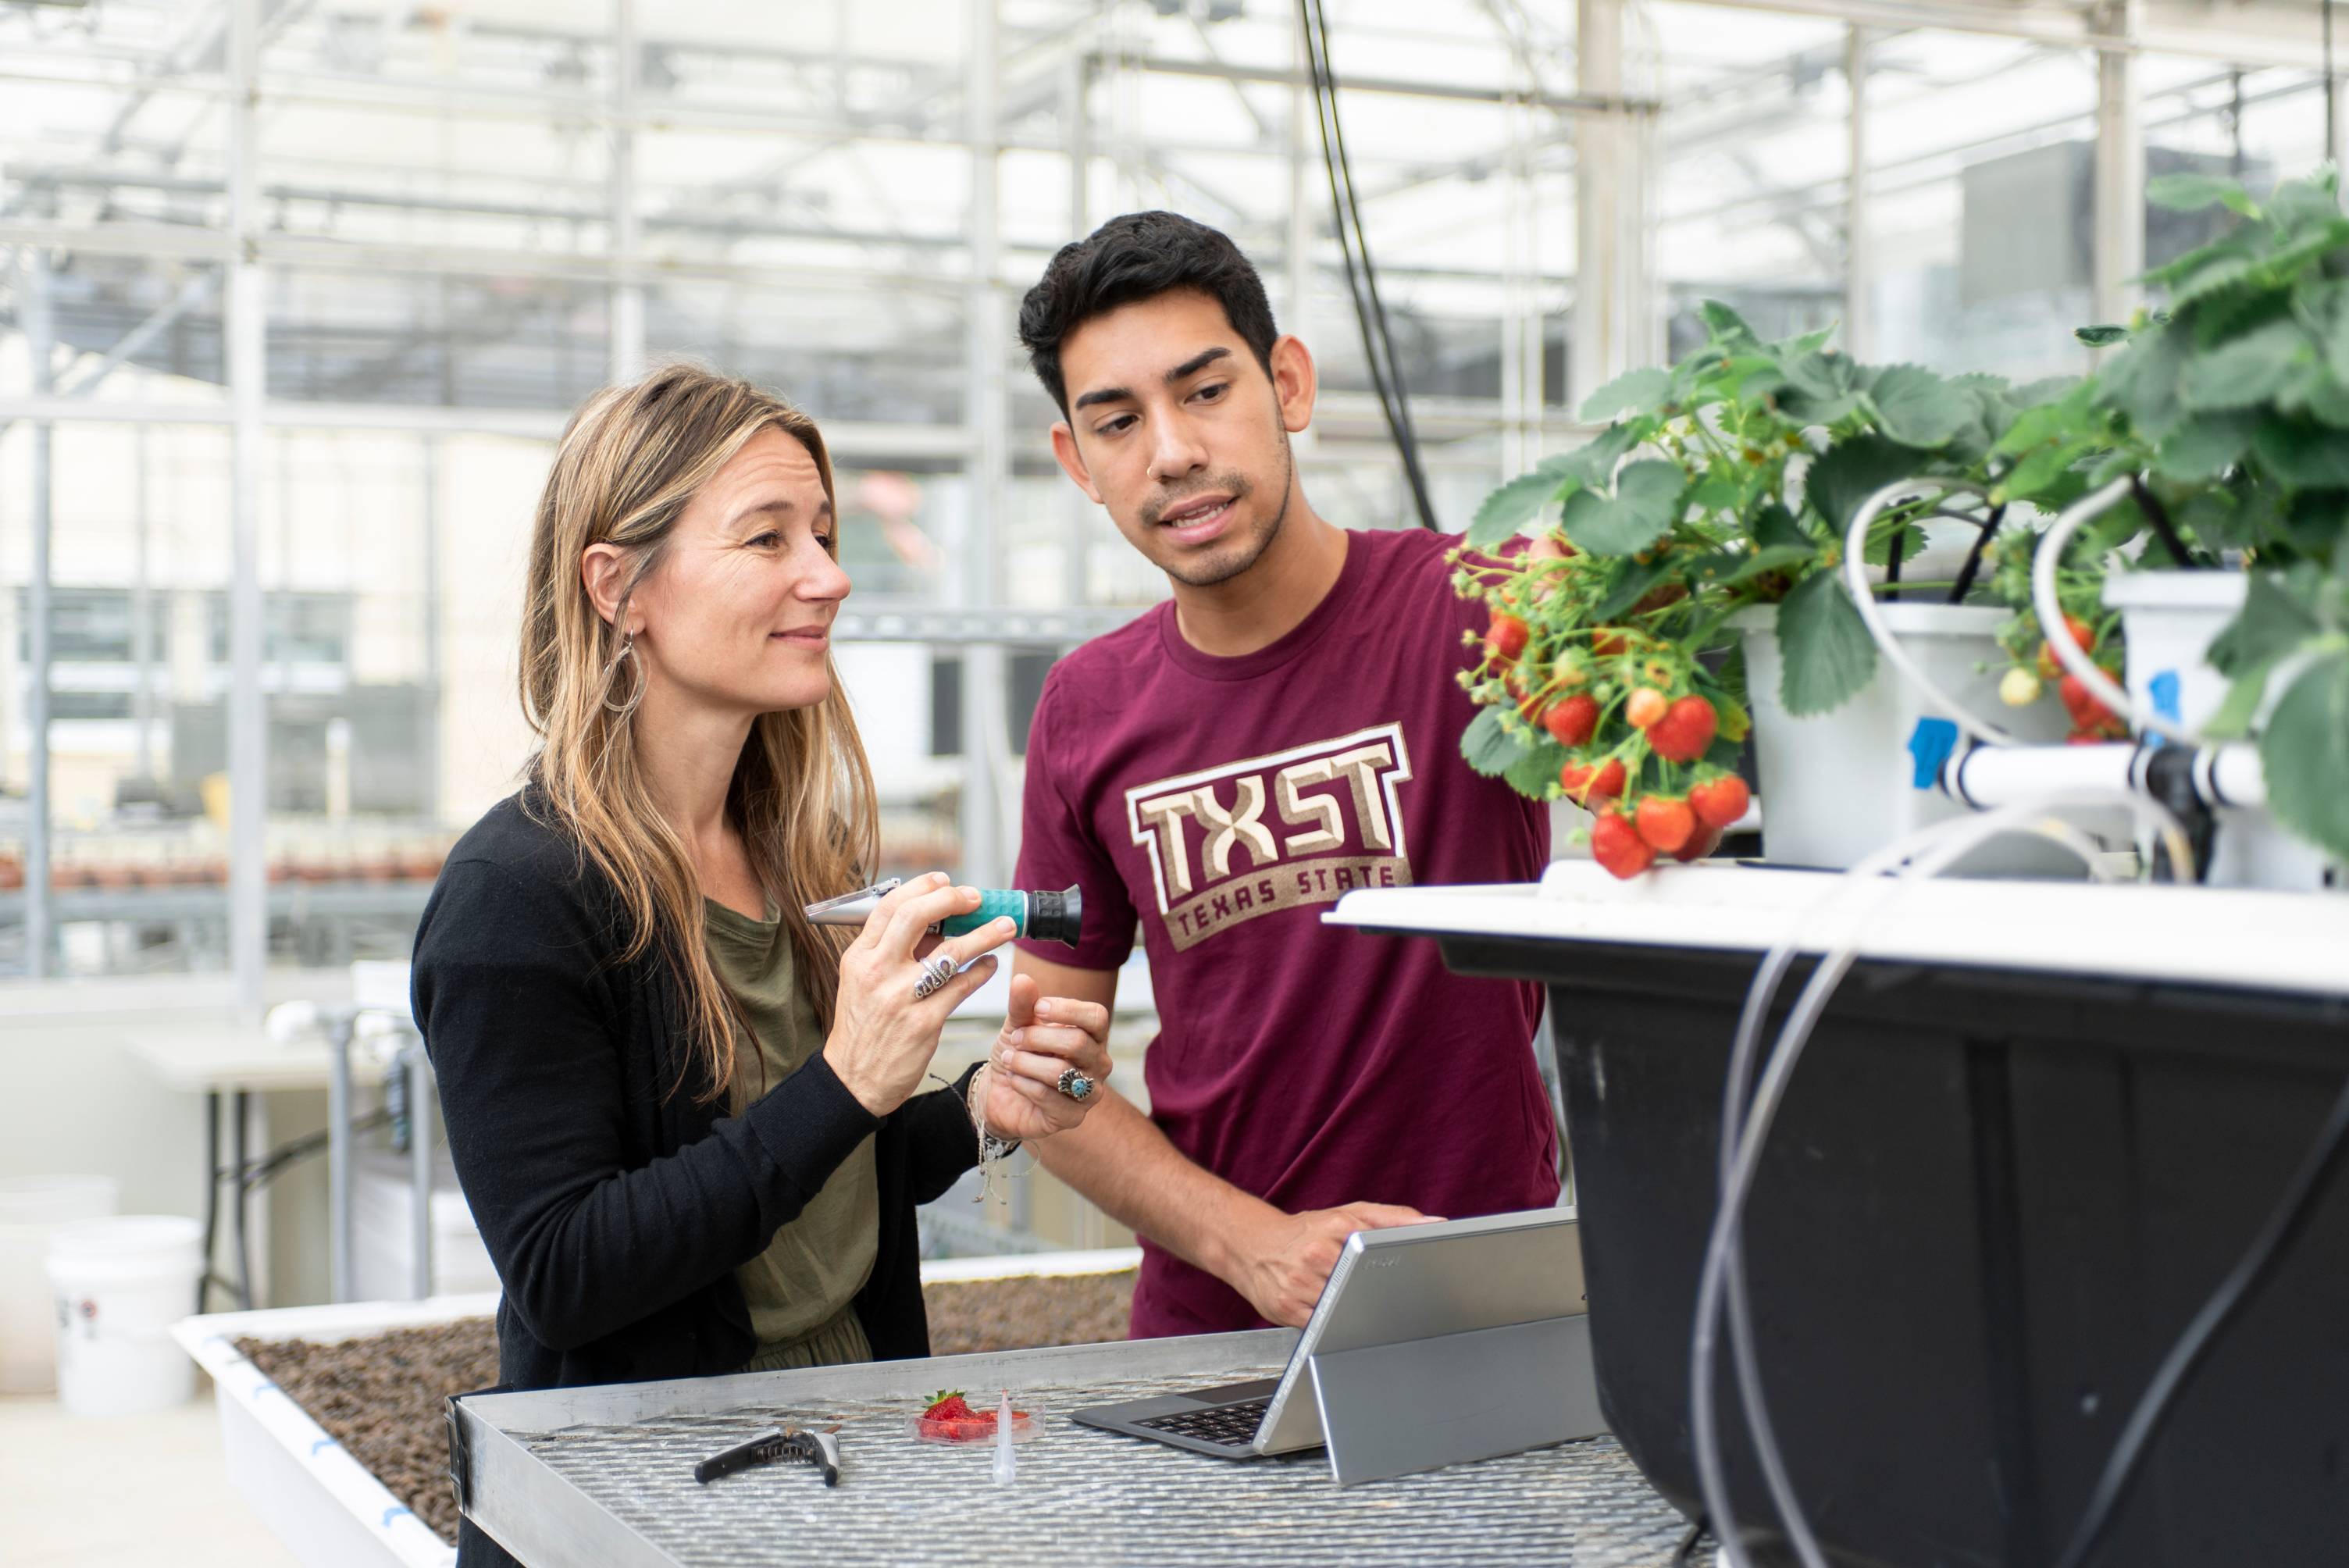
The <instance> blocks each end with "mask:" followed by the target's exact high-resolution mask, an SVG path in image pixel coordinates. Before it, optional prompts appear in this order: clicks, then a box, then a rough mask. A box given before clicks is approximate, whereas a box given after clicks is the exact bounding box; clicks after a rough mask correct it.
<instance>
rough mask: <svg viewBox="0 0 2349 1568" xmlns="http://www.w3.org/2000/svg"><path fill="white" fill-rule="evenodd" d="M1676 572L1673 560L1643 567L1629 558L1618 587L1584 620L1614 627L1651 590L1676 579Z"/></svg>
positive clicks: (1593, 608)
mask: <svg viewBox="0 0 2349 1568" xmlns="http://www.w3.org/2000/svg"><path fill="white" fill-rule="evenodd" d="M1676 571H1677V568H1676V567H1675V565H1674V563H1673V562H1671V561H1666V560H1656V561H1651V562H1648V563H1647V564H1645V565H1641V564H1640V562H1637V561H1631V560H1628V559H1627V560H1626V561H1625V562H1623V570H1622V574H1621V575H1620V576H1619V577H1617V578H1616V579H1615V586H1614V587H1613V588H1611V589H1609V590H1608V593H1607V597H1605V598H1604V599H1601V600H1600V601H1599V603H1597V604H1595V605H1593V606H1591V609H1590V611H1589V613H1588V614H1586V615H1585V616H1584V617H1583V619H1584V621H1585V622H1586V623H1587V624H1590V625H1594V626H1609V625H1612V624H1614V623H1615V618H1616V617H1617V616H1619V615H1620V614H1622V613H1623V612H1624V611H1626V610H1628V609H1630V607H1631V606H1632V605H1634V604H1636V603H1639V602H1640V600H1642V599H1644V598H1646V597H1647V596H1648V591H1649V590H1650V589H1651V588H1654V587H1655V586H1656V585H1657V584H1659V583H1663V582H1664V581H1666V580H1667V579H1669V578H1671V577H1672V576H1673V575H1674V574H1675V573H1676Z"/></svg>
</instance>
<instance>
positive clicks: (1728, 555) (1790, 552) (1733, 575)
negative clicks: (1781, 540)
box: [1685, 543, 1818, 588]
mask: <svg viewBox="0 0 2349 1568" xmlns="http://www.w3.org/2000/svg"><path fill="white" fill-rule="evenodd" d="M1817 554H1818V551H1817V549H1816V547H1814V546H1812V545H1810V544H1807V543H1806V544H1765V545H1764V546H1763V547H1762V548H1761V549H1759V550H1748V551H1742V552H1741V551H1723V552H1720V553H1718V554H1714V555H1700V556H1698V557H1697V558H1696V559H1695V560H1694V561H1692V562H1689V563H1688V565H1687V567H1686V569H1685V570H1686V572H1687V574H1688V575H1690V576H1692V577H1694V578H1697V579H1698V580H1700V581H1702V582H1707V583H1719V584H1720V585H1721V586H1722V587H1724V588H1733V587H1735V586H1736V585H1737V584H1738V583H1743V582H1744V581H1746V580H1747V579H1748V578H1751V577H1759V576H1762V575H1763V574H1764V573H1771V572H1785V571H1787V570H1788V569H1790V568H1792V567H1796V566H1800V565H1801V564H1803V562H1806V561H1809V560H1811V559H1812V558H1813V557H1814V556H1816V555H1817Z"/></svg>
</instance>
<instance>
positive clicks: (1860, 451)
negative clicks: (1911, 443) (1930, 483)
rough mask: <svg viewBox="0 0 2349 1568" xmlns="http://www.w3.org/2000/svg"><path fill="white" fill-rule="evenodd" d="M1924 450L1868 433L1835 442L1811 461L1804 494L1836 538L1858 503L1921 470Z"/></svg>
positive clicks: (1848, 523) (1925, 459)
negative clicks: (1832, 530)
mask: <svg viewBox="0 0 2349 1568" xmlns="http://www.w3.org/2000/svg"><path fill="white" fill-rule="evenodd" d="M1928 460H1929V459H1928V458H1927V456H1926V454H1925V453H1923V452H1920V451H1918V450H1917V449H1914V448H1912V447H1904V446H1902V445H1900V443H1899V442H1898V441H1894V440H1891V439H1889V438H1886V437H1883V436H1879V435H1875V434H1872V433H1871V434H1868V435H1862V436H1853V437H1850V438H1847V439H1845V440H1841V441H1838V442H1837V443H1836V444H1835V445H1834V446H1832V447H1830V448H1828V449H1826V451H1825V452H1824V453H1822V454H1820V456H1819V458H1818V459H1817V460H1816V462H1814V463H1812V464H1811V467H1810V471H1809V473H1807V474H1806V476H1805V477H1804V480H1803V493H1804V496H1805V499H1806V500H1808V501H1809V502H1810V504H1811V506H1812V507H1814V508H1815V509H1816V511H1817V512H1818V514H1819V515H1820V516H1821V517H1823V518H1825V519H1826V521H1827V526H1828V527H1830V528H1832V529H1834V530H1835V536H1836V538H1837V539H1838V540H1839V539H1841V538H1842V537H1843V536H1844V534H1845V533H1846V532H1847V531H1848V530H1849V529H1850V527H1851V520H1852V515H1853V514H1854V513H1855V512H1857V511H1859V508H1860V504H1861V503H1862V502H1864V501H1865V500H1868V497H1869V496H1872V495H1874V494H1875V493H1876V492H1877V491H1878V490H1882V489H1883V488H1884V487H1885V486H1886V485H1889V484H1891V483H1893V482H1895V481H1896V480H1905V479H1912V478H1914V477H1916V476H1917V475H1918V474H1920V472H1922V471H1923V469H1924V467H1925V465H1926V463H1927V461H1928Z"/></svg>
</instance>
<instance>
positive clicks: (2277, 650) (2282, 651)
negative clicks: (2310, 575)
mask: <svg viewBox="0 0 2349 1568" xmlns="http://www.w3.org/2000/svg"><path fill="white" fill-rule="evenodd" d="M2302 570H2303V571H2305V570H2307V569H2306V568H2302ZM2313 596H2314V584H2313V582H2310V581H2308V580H2305V579H2301V580H2293V579H2288V578H2285V577H2283V576H2282V575H2280V574H2279V573H2272V572H2254V573H2251V574H2250V581H2249V582H2248V583H2246V584H2245V592H2244V593H2243V608H2242V610H2241V612H2240V614H2237V615H2236V616H2235V618H2234V619H2233V620H2232V621H2230V622H2229V623H2228V624H2227V625H2226V628H2225V629H2224V630H2223V631H2221V632H2220V634H2218V635H2217V636H2216V637H2214V638H2212V639H2211V640H2210V651H2209V655H2207V656H2208V657H2209V661H2210V667H2211V668H2212V669H2214V670H2217V671H2218V672H2219V673H2220V675H2223V676H2243V675H2248V674H2250V672H2251V668H2252V666H2254V665H2263V664H2269V663H2272V662H2273V661H2274V660H2276V659H2279V658H2282V656H2283V655H2286V654H2289V653H2292V652H2295V651H2297V650H2298V649H2299V648H2300V646H2301V645H2302V644H2304V643H2306V642H2307V641H2308V640H2309V639H2310V638H2312V637H2314V636H2317V635H2318V634H2321V633H2322V632H2323V630H2324V628H2323V625H2322V624H2320V623H2319V622H2318V620H2317V618H2316V614H2315V612H2314V610H2313V608H2312V607H2311V605H2310V603H2309V602H2308V601H2309V600H2310V599H2312V598H2313ZM2343 786H2344V788H2349V777H2344V780H2343Z"/></svg>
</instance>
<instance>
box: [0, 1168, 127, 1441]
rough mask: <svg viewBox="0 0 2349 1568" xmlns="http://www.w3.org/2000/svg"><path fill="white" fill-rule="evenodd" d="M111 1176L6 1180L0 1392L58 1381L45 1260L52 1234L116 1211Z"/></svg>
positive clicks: (1, 1213)
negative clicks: (63, 1226) (74, 1224)
mask: <svg viewBox="0 0 2349 1568" xmlns="http://www.w3.org/2000/svg"><path fill="white" fill-rule="evenodd" d="M117 1192H118V1189H117V1187H116V1184H115V1181H114V1178H113V1177H111V1176H16V1177H11V1178H9V1179H8V1180H6V1181H0V1394H47V1393H48V1392H50V1391H51V1390H53V1389H55V1388H56V1387H57V1330H56V1328H55V1327H54V1326H53V1324H54V1322H55V1320H56V1315H55V1314H54V1313H53V1312H52V1311H51V1310H50V1305H49V1281H48V1275H47V1274H46V1273H45V1272H44V1271H43V1267H42V1265H43V1263H44V1262H45V1260H47V1257H48V1255H49V1237H50V1236H51V1235H52V1234H54V1233H56V1231H57V1227H58V1226H60V1225H64V1224H70V1223H72V1222H74V1221H77V1220H99V1219H104V1218H105V1217H106V1216H107V1215H109V1214H111V1213H113V1212H114V1210H115V1205H116V1203H117V1202H119V1199H118V1196H117Z"/></svg>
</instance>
